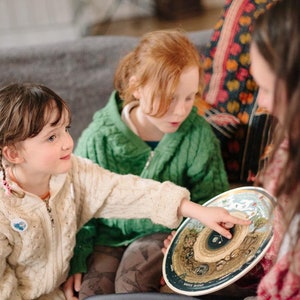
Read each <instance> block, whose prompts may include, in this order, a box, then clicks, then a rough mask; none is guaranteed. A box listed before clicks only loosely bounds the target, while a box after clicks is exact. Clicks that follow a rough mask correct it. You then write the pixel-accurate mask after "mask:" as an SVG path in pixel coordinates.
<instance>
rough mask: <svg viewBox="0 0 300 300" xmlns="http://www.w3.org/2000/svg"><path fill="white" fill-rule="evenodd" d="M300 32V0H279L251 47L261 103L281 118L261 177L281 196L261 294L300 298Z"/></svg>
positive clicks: (263, 17)
mask: <svg viewBox="0 0 300 300" xmlns="http://www.w3.org/2000/svg"><path fill="white" fill-rule="evenodd" d="M299 32H300V11H299V1H297V0H283V1H278V2H277V3H276V4H275V5H274V6H273V7H271V9H270V10H269V11H267V12H266V13H265V14H263V15H261V16H260V17H259V18H258V19H257V22H256V24H255V28H254V32H253V40H252V45H251V51H250V55H251V61H252V73H253V77H254V78H255V80H256V82H257V83H258V85H259V86H260V89H259V95H258V97H259V99H258V103H259V105H260V106H262V107H265V108H267V109H268V110H269V111H270V112H272V114H273V115H274V116H275V117H276V118H277V120H278V126H277V127H276V130H275V131H274V151H273V153H272V155H271V157H270V159H269V164H268V166H267V168H266V169H265V170H263V171H262V172H261V174H259V175H258V177H257V182H258V183H260V184H262V185H263V186H264V187H266V188H267V189H269V191H270V192H271V193H273V194H274V195H275V196H277V199H278V206H277V209H276V211H275V222H274V242H273V244H272V246H271V248H270V249H269V251H268V252H267V254H266V256H265V258H264V260H263V266H264V269H265V272H266V274H265V276H264V277H263V279H262V280H261V282H260V284H259V287H258V291H257V298H258V299H282V300H283V299H300V201H299V199H300V118H299V114H300V68H299V60H300V37H299Z"/></svg>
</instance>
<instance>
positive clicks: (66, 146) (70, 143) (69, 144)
mask: <svg viewBox="0 0 300 300" xmlns="http://www.w3.org/2000/svg"><path fill="white" fill-rule="evenodd" d="M73 146H74V141H73V138H72V137H71V136H70V134H69V133H67V134H66V139H65V141H64V143H63V145H62V149H63V150H70V149H72V150H73Z"/></svg>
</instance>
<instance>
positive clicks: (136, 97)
mask: <svg viewBox="0 0 300 300" xmlns="http://www.w3.org/2000/svg"><path fill="white" fill-rule="evenodd" d="M135 83H136V77H135V76H131V77H130V79H129V85H130V86H132V85H134V84H135ZM132 95H133V96H134V98H135V99H137V100H139V99H140V98H141V94H140V92H139V89H135V90H134V91H133V93H132Z"/></svg>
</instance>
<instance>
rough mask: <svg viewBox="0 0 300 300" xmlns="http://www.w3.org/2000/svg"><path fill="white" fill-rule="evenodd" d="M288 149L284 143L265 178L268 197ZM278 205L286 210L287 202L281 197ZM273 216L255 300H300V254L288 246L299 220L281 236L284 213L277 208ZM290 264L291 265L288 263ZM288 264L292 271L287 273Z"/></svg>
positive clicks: (298, 217) (276, 180)
mask: <svg viewBox="0 0 300 300" xmlns="http://www.w3.org/2000/svg"><path fill="white" fill-rule="evenodd" d="M287 147H288V143H287V141H284V142H283V143H282V145H281V147H280V148H279V150H278V151H277V153H276V157H275V159H274V161H273V163H272V165H270V166H269V168H268V170H267V172H266V174H265V176H264V182H263V183H264V187H265V188H266V189H267V190H268V191H269V192H270V193H274V191H275V187H276V186H277V184H278V177H279V174H280V172H281V171H282V168H283V165H284V162H285V160H286V155H287ZM280 201H281V202H283V203H284V204H285V205H284V208H286V207H287V206H288V201H287V199H286V198H285V197H282V198H281V199H280ZM274 214H275V215H274V224H273V230H274V240H273V243H272V246H271V247H270V249H269V250H268V252H267V253H266V255H265V257H264V258H263V260H262V266H263V268H264V271H265V276H264V277H263V278H262V280H261V282H260V284H259V286H258V290H257V299H259V300H267V299H282V300H286V299H300V251H297V252H295V253H293V254H292V252H291V249H290V248H289V246H288V245H290V239H291V237H293V236H295V234H296V230H297V228H298V227H299V221H300V216H297V217H296V218H295V219H294V220H293V222H292V223H291V226H290V228H289V229H288V230H287V232H286V233H285V234H283V233H284V221H283V220H284V216H283V213H282V212H281V211H280V210H279V209H278V208H276V209H275V211H274ZM282 241H283V242H282ZM296 243H297V245H296V249H300V241H296ZM293 255H294V256H293ZM291 258H292V260H291ZM292 261H293V262H294V263H291V262H292ZM295 262H299V263H295ZM291 264H292V270H293V271H291V270H290V267H291Z"/></svg>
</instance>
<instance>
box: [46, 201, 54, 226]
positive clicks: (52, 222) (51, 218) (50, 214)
mask: <svg viewBox="0 0 300 300" xmlns="http://www.w3.org/2000/svg"><path fill="white" fill-rule="evenodd" d="M49 199H50V197H49V198H48V199H45V200H44V202H45V204H46V208H47V212H48V215H49V218H50V221H51V224H52V226H54V219H53V216H52V210H51V207H50V206H49Z"/></svg>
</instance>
